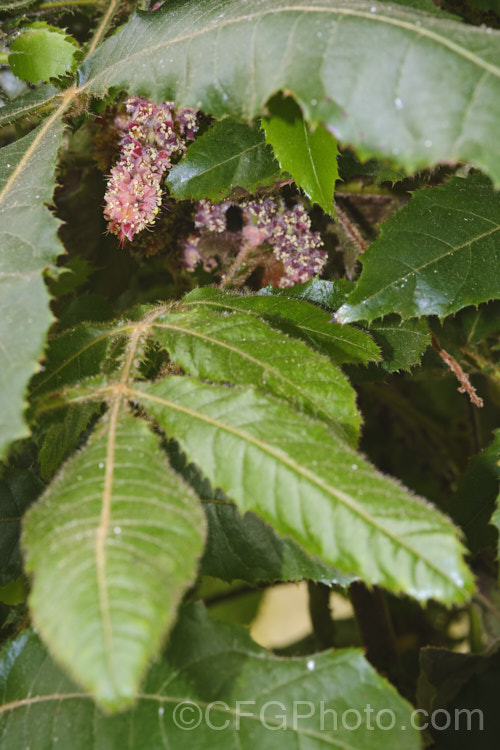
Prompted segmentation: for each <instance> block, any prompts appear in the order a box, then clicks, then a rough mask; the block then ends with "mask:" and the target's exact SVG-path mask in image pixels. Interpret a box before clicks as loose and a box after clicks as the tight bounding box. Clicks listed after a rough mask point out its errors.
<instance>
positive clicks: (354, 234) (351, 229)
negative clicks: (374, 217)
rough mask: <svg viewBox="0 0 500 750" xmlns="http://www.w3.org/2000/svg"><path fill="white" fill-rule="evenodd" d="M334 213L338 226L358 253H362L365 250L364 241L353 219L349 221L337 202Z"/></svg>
mask: <svg viewBox="0 0 500 750" xmlns="http://www.w3.org/2000/svg"><path fill="white" fill-rule="evenodd" d="M335 213H336V215H337V219H338V222H339V224H340V226H341V227H342V229H343V230H344V232H345V233H346V235H347V236H348V237H349V239H350V240H351V242H352V243H353V244H354V245H355V246H356V248H357V250H358V253H360V254H361V253H364V252H365V250H366V242H365V241H364V239H363V237H362V236H361V234H360V232H359V229H358V228H357V226H356V225H355V224H354V222H353V221H351V219H350V218H349V217H348V215H347V214H346V213H345V211H343V210H342V209H341V208H340V206H339V204H338V203H336V204H335Z"/></svg>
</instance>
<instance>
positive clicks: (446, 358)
mask: <svg viewBox="0 0 500 750" xmlns="http://www.w3.org/2000/svg"><path fill="white" fill-rule="evenodd" d="M431 337H432V348H433V349H434V350H435V351H436V352H437V353H438V354H439V356H440V357H441V359H442V360H443V362H445V363H446V364H447V366H448V367H449V368H450V370H451V371H452V373H453V374H454V375H455V377H456V378H457V380H458V381H459V382H460V383H461V386H460V388H459V389H458V391H459V393H467V395H468V396H469V398H470V400H471V401H472V403H473V404H475V405H476V406H479V407H481V406H483V405H484V402H483V399H482V398H480V396H478V395H477V392H476V389H475V388H474V386H473V385H472V383H471V382H470V380H469V376H468V375H467V373H466V372H465V371H464V370H463V369H462V368H461V367H460V365H459V364H458V362H457V360H456V359H455V358H454V357H452V356H451V354H449V353H448V352H447V351H446V350H445V349H443V348H442V346H441V344H440V343H439V341H438V339H437V337H436V336H435V334H434V333H432V334H431Z"/></svg>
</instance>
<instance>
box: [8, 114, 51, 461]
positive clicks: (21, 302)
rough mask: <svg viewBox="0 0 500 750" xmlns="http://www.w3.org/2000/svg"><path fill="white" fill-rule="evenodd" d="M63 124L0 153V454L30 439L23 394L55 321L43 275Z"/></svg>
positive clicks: (44, 129) (47, 262)
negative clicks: (48, 204) (14, 442)
mask: <svg viewBox="0 0 500 750" xmlns="http://www.w3.org/2000/svg"><path fill="white" fill-rule="evenodd" d="M63 128H64V126H63V123H62V122H61V120H58V119H53V120H52V121H49V122H47V123H44V124H43V125H41V126H39V128H37V129H36V130H34V131H32V132H31V133H30V134H29V135H27V136H25V137H24V138H21V139H20V140H18V141H16V142H15V143H12V144H11V145H9V146H6V147H5V148H3V149H2V150H1V151H0V268H1V271H0V341H1V343H2V345H1V347H0V394H1V408H0V454H2V453H3V452H5V450H6V448H7V446H8V445H9V443H10V442H11V441H12V440H14V439H16V438H20V437H23V436H24V435H26V434H27V428H26V426H25V424H24V421H23V412H24V408H25V389H26V383H27V382H28V380H29V378H30V376H31V375H32V374H33V373H34V372H35V371H36V370H37V369H38V360H39V358H40V355H41V354H42V349H43V344H44V340H45V335H46V331H47V329H48V327H49V325H50V323H51V322H52V315H51V313H50V310H49V294H48V290H47V288H46V286H45V283H44V280H43V278H42V270H43V269H44V268H46V267H47V266H50V265H52V264H53V263H55V260H56V258H57V256H58V255H59V253H61V252H62V246H61V245H60V244H59V241H58V239H57V227H58V221H57V220H56V219H55V218H54V217H53V216H52V214H51V213H50V211H49V209H48V208H47V207H46V206H45V205H44V201H45V202H50V201H51V199H52V192H53V185H54V168H55V162H56V157H57V152H58V149H59V146H60V144H61V140H62V135H63Z"/></svg>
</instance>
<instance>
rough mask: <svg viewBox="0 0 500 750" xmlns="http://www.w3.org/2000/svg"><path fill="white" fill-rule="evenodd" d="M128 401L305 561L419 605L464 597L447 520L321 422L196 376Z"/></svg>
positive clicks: (148, 387) (463, 575)
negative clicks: (316, 560)
mask: <svg viewBox="0 0 500 750" xmlns="http://www.w3.org/2000/svg"><path fill="white" fill-rule="evenodd" d="M129 394H130V397H131V398H133V399H136V400H137V401H139V402H140V403H142V404H143V405H144V406H145V407H146V408H147V410H148V411H149V412H150V413H151V414H152V415H153V416H154V417H155V418H156V419H157V420H158V422H159V424H160V425H161V426H162V427H163V428H164V429H165V431H166V432H167V435H169V436H172V437H175V439H176V440H177V441H178V442H179V443H180V445H181V448H182V449H183V450H184V451H185V452H186V454H187V456H188V458H189V460H192V461H194V462H195V463H197V464H198V465H199V467H200V468H201V470H202V471H203V473H204V474H205V475H206V477H207V479H208V480H209V481H210V483H211V484H212V486H214V487H220V488H221V489H222V490H223V491H224V492H225V493H226V494H227V496H228V497H229V498H231V499H233V500H235V502H236V503H237V505H238V507H239V508H240V510H241V511H242V512H246V511H253V512H255V513H257V514H259V515H260V516H262V518H264V519H265V520H266V521H268V522H269V523H271V524H272V525H273V527H274V528H275V529H276V531H277V532H278V533H279V534H281V535H290V536H292V537H293V538H294V539H295V540H296V541H297V542H298V543H299V544H301V545H302V546H303V547H304V549H305V550H306V552H308V553H309V554H312V555H319V556H320V557H321V558H322V559H323V560H324V561H325V562H326V563H329V564H332V565H335V566H336V567H337V568H338V569H339V571H340V572H345V573H347V574H349V575H350V574H354V575H358V576H360V577H361V578H363V579H364V580H366V581H368V582H370V583H379V584H381V585H382V586H385V587H387V588H388V589H391V590H393V591H405V592H407V593H409V594H411V595H412V596H414V597H416V598H418V599H428V598H436V599H439V600H442V601H445V602H451V601H463V600H464V599H466V598H467V597H468V596H469V592H470V591H471V589H472V585H473V582H472V576H471V574H470V572H469V571H468V569H467V567H466V566H465V565H464V563H463V560H462V557H461V554H462V551H463V547H462V545H461V543H460V542H459V541H458V539H457V537H456V531H455V529H454V528H453V527H452V526H451V524H450V523H449V521H448V520H447V519H446V518H445V517H444V516H441V514H440V513H439V512H437V511H436V510H434V509H432V508H430V507H429V506H427V505H425V504H424V503H422V502H419V500H417V499H416V498H414V497H411V496H410V495H409V494H408V492H407V491H406V490H404V489H403V488H402V487H401V486H400V485H398V484H397V483H396V482H395V481H393V480H392V479H389V478H387V477H384V476H382V475H381V474H379V473H378V472H377V471H376V470H375V469H374V468H373V467H372V466H370V464H368V463H367V462H366V460H365V459H364V458H363V457H362V456H360V455H359V454H358V453H356V452H355V451H354V450H352V449H351V448H350V447H349V446H348V445H346V443H344V442H342V441H339V440H335V439H333V438H332V435H331V432H330V431H329V430H328V429H327V428H326V427H325V426H324V425H323V424H321V423H320V422H314V421H312V420H308V419H307V418H306V417H304V416H302V415H299V414H297V413H296V412H294V411H292V410H291V409H290V407H288V406H287V405H285V404H283V403H280V402H277V401H272V400H270V399H268V398H265V397H263V396H261V395H259V394H257V393H255V392H254V391H253V390H251V389H246V390H240V389H232V388H227V387H224V386H214V385H207V384H205V383H201V382H199V381H196V380H194V379H193V378H186V377H176V376H171V377H168V378H167V379H166V380H165V381H163V382H162V381H159V382H157V383H153V384H150V383H136V384H135V386H134V388H130V389H129ZM229 459H230V460H229Z"/></svg>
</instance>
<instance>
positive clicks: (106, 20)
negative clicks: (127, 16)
mask: <svg viewBox="0 0 500 750" xmlns="http://www.w3.org/2000/svg"><path fill="white" fill-rule="evenodd" d="M120 2H121V0H110V3H109V6H108V9H107V11H106V13H105V14H104V15H103V17H102V18H101V21H100V23H99V25H98V27H97V29H96V32H95V34H94V36H93V38H92V41H91V42H90V44H89V46H88V48H87V52H86V54H85V60H86V59H87V58H89V57H90V55H91V54H92V52H94V50H95V48H96V47H97V45H98V44H99V42H100V41H101V39H102V37H103V36H104V34H105V33H106V31H107V29H108V26H109V24H110V23H111V19H112V18H113V16H114V14H115V12H116V10H117V8H118V6H119V5H120Z"/></svg>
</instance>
